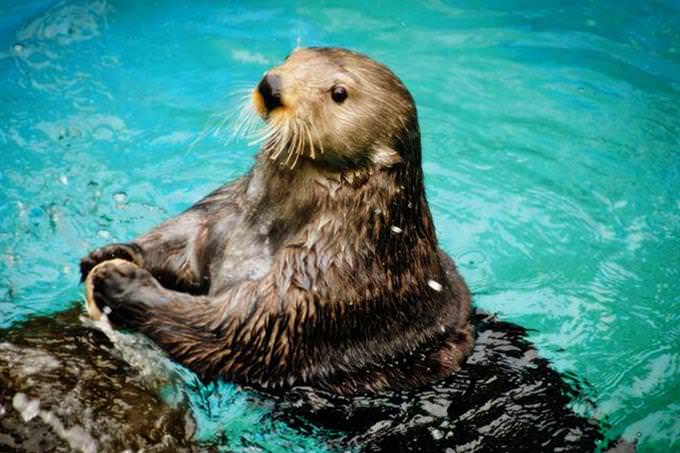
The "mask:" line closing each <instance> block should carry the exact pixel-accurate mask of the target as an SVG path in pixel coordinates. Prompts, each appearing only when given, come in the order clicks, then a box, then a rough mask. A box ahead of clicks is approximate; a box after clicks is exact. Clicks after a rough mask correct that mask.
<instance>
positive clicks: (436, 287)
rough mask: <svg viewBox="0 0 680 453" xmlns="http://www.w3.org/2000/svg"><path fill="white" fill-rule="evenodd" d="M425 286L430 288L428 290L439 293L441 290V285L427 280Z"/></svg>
mask: <svg viewBox="0 0 680 453" xmlns="http://www.w3.org/2000/svg"><path fill="white" fill-rule="evenodd" d="M427 284H428V285H429V286H430V288H432V289H433V290H435V291H441V290H442V284H441V283H439V282H437V281H434V280H428V281H427Z"/></svg>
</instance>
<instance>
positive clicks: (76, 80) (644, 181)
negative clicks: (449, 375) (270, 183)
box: [0, 0, 680, 452]
mask: <svg viewBox="0 0 680 453" xmlns="http://www.w3.org/2000/svg"><path fill="white" fill-rule="evenodd" d="M0 11H1V14H0V81H1V82H2V83H1V84H0V187H1V188H2V189H0V326H9V325H12V324H13V323H15V322H16V321H18V320H21V319H24V318H25V317H27V316H28V315H32V314H46V313H53V312H55V311H58V310H62V309H64V308H66V307H67V306H70V305H71V304H72V301H73V300H76V299H78V298H79V297H80V294H81V291H82V289H81V287H80V286H79V283H78V269H77V263H78V259H79V258H80V257H81V256H82V255H84V254H85V253H86V252H87V251H88V250H90V249H92V248H93V247H95V246H98V245H102V244H105V243H109V242H114V241H125V240H129V239H130V238H132V237H134V236H136V235H138V234H140V233H142V232H144V231H146V230H147V229H148V228H150V227H151V226H153V225H155V224H157V223H158V222H159V221H161V220H162V219H164V218H166V217H168V216H170V215H173V214H175V213H177V212H179V211H180V210H182V209H184V208H186V207H188V206H189V205H190V204H191V203H192V202H194V201H196V200H198V199H199V198H200V197H201V196H203V195H204V194H206V193H207V192H208V191H210V190H212V189H214V188H216V187H217V186H218V185H220V184H222V183H223V182H225V181H227V180H230V179H233V178H235V177H236V176H237V175H240V174H241V173H243V172H244V171H245V170H246V169H247V168H248V167H249V166H250V165H251V162H252V156H253V155H254V153H255V152H256V149H254V148H252V147H248V146H247V144H246V143H245V142H242V141H238V140H237V141H233V142H230V143H228V144H226V143H225V142H226V141H227V138H228V135H229V133H228V131H227V130H225V129H219V128H218V127H216V126H217V125H219V123H220V118H222V117H223V116H224V115H225V114H226V113H228V112H229V111H230V110H231V109H233V108H234V105H235V104H234V102H233V97H231V96H230V93H233V92H235V91H237V90H239V89H242V88H243V87H246V86H250V85H253V84H254V83H256V81H257V80H258V79H259V77H260V76H261V74H262V73H263V72H264V71H265V70H266V69H267V68H269V67H270V66H272V65H274V64H276V63H277V62H279V61H280V60H281V59H282V58H284V57H285V56H286V55H287V54H288V53H289V51H290V50H291V49H292V48H293V47H295V46H296V45H303V46H306V45H337V46H343V47H351V48H354V49H356V50H359V51H362V52H365V53H367V54H369V55H371V56H373V57H374V58H376V59H378V60H380V61H383V62H384V63H386V64H387V65H388V66H390V67H391V68H393V69H394V71H395V72H396V73H397V74H398V75H399V76H400V77H401V78H402V79H403V80H404V82H405V83H406V84H407V86H408V87H409V88H410V89H411V91H412V93H413V95H414V97H415V99H416V102H417V104H418V107H419V113H420V122H421V129H422V132H423V150H424V158H423V162H424V169H425V173H426V178H427V189H428V196H429V200H430V203H431V207H432V210H433V214H434V217H435V221H436V224H437V228H438V233H439V238H440V240H441V242H442V244H443V247H444V248H445V249H446V250H447V251H448V252H449V253H450V254H451V255H452V256H453V257H454V258H455V259H456V260H457V261H458V263H459V265H460V267H461V271H462V273H463V275H464V276H465V278H466V279H467V281H468V284H469V285H470V287H471V288H472V290H473V291H474V293H475V302H476V305H477V306H478V307H481V308H484V309H486V310H489V311H492V312H497V313H498V314H499V316H500V317H501V318H502V319H504V320H508V321H512V322H514V323H517V324H519V325H522V326H525V327H527V328H530V329H533V330H532V333H531V339H532V341H534V342H535V343H536V344H537V345H538V348H539V351H540V352H541V354H542V355H544V356H546V357H548V358H550V359H551V360H552V361H553V363H554V364H555V367H556V368H557V369H559V370H560V371H565V372H571V373H573V374H575V375H576V376H578V377H579V378H580V379H582V380H584V381H585V382H587V383H588V384H589V389H588V395H589V397H590V398H591V399H592V400H593V401H594V402H595V404H596V409H595V410H594V412H593V415H595V416H596V417H598V418H600V419H603V420H606V421H607V422H608V424H609V428H608V433H607V434H608V436H609V437H610V438H613V437H616V436H618V435H623V436H624V437H626V438H627V439H636V438H637V439H638V440H639V447H640V451H643V452H645V451H670V450H674V449H675V450H677V449H680V270H679V269H680V4H679V3H678V2H670V1H668V2H631V1H619V2H570V4H569V5H567V4H565V5H562V4H560V3H558V2H541V5H540V6H538V2H536V3H532V2H525V1H504V2H437V1H431V2H421V3H413V4H408V5H405V4H402V2H377V3H373V4H369V3H367V2H324V3H322V4H321V3H318V4H315V5H314V6H312V5H306V4H304V3H292V2H248V3H246V2H233V3H227V2H217V1H215V2H191V4H183V3H182V2H169V1H166V2H154V3H153V4H151V3H150V2H132V1H128V2H124V1H112V2H105V1H92V2H84V1H62V2H38V1H34V2H28V1H27V2H21V3H18V2H11V1H8V0H0ZM186 386H187V392H188V393H189V394H190V395H192V409H193V410H194V413H195V415H196V418H197V419H198V422H199V438H201V439H204V440H205V439H222V438H224V439H237V438H245V439H248V441H249V442H253V443H255V444H258V445H265V446H267V448H270V449H274V450H275V449H288V450H289V449H291V448H293V447H295V448H298V449H309V448H322V443H321V441H318V440H317V436H315V435H314V433H305V434H303V433H297V432H295V431H294V430H292V428H288V427H286V426H284V425H283V424H277V423H275V422H271V421H269V422H265V421H266V420H267V417H266V414H267V410H268V409H267V408H266V407H263V406H261V405H259V404H258V403H257V402H256V401H254V400H253V399H252V398H251V397H250V396H249V395H248V394H247V393H245V392H242V391H240V390H238V389H237V388H235V387H233V386H230V385H229V384H218V385H216V386H211V387H205V386H201V385H200V384H197V383H196V382H195V380H194V378H193V377H192V376H191V375H187V377H186ZM576 409H577V410H585V409H581V408H579V407H577V408H576ZM225 442H226V440H225ZM232 447H233V445H232Z"/></svg>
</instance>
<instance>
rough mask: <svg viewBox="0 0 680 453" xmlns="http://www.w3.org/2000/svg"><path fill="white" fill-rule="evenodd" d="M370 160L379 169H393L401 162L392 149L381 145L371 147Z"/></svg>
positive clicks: (397, 154)
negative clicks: (379, 167)
mask: <svg viewBox="0 0 680 453" xmlns="http://www.w3.org/2000/svg"><path fill="white" fill-rule="evenodd" d="M372 151H373V152H372V153H371V160H372V161H373V163H374V164H376V165H380V166H381V167H393V166H394V165H397V164H398V163H400V162H401V156H400V155H399V153H398V152H396V151H395V150H394V149H393V148H391V147H389V146H386V145H383V144H376V145H373V150H372Z"/></svg>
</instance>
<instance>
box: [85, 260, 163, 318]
mask: <svg viewBox="0 0 680 453" xmlns="http://www.w3.org/2000/svg"><path fill="white" fill-rule="evenodd" d="M86 290H87V299H88V305H89V307H88V310H89V311H90V313H91V314H92V312H93V311H94V312H95V313H96V312H97V311H99V312H103V313H106V314H107V316H108V318H109V320H110V321H111V322H112V323H113V324H115V325H122V326H130V327H134V326H135V325H136V324H138V323H140V322H143V321H144V320H145V319H146V318H147V317H148V311H149V309H150V308H151V307H152V306H154V305H156V304H157V303H158V302H159V300H160V290H161V287H160V285H159V284H158V282H157V281H156V280H155V279H154V277H153V276H152V275H151V274H150V273H149V272H148V271H147V270H145V269H142V268H141V267H139V266H137V265H135V264H133V263H131V262H128V261H124V260H121V259H115V260H112V261H106V262H103V263H101V264H99V265H97V266H95V268H94V269H92V271H91V274H90V275H89V276H88V277H87V280H86ZM92 305H94V306H96V309H95V307H92Z"/></svg>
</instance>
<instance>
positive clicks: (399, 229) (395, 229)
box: [390, 225, 403, 234]
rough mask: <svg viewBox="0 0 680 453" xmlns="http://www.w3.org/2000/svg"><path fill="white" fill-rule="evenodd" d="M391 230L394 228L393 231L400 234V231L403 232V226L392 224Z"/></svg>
mask: <svg viewBox="0 0 680 453" xmlns="http://www.w3.org/2000/svg"><path fill="white" fill-rule="evenodd" d="M390 230H392V232H393V233H394V234H399V233H401V232H402V231H403V230H402V229H401V228H399V227H398V226H396V225H392V226H391V227H390Z"/></svg>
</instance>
